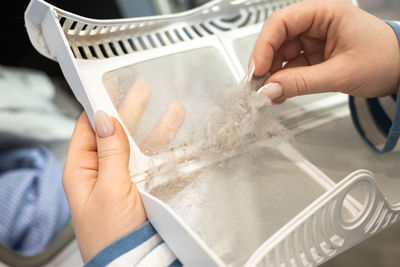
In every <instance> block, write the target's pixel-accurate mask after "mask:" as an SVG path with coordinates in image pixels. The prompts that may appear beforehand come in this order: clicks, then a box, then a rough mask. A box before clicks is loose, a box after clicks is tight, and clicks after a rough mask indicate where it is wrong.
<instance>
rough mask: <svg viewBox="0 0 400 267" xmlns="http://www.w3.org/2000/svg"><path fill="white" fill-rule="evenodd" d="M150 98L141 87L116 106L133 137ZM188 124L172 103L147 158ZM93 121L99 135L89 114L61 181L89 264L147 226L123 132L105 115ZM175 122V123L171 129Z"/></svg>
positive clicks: (83, 118) (148, 142)
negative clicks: (130, 170)
mask: <svg viewBox="0 0 400 267" xmlns="http://www.w3.org/2000/svg"><path fill="white" fill-rule="evenodd" d="M114 89H115V88H114ZM114 93H115V91H114ZM149 98H150V87H149V85H148V84H147V83H146V82H144V81H138V82H136V83H135V84H134V85H133V86H132V88H131V90H130V91H129V92H128V95H126V96H125V100H124V101H123V103H122V104H121V105H119V106H118V110H119V114H120V116H121V118H122V120H123V121H124V123H125V125H126V126H127V129H129V130H130V132H133V131H134V129H135V127H136V125H137V124H138V122H139V121H140V118H141V116H142V114H143V111H144V109H145V108H146V105H147V102H148V100H149ZM184 118H185V109H184V107H183V106H182V104H180V103H179V102H177V101H173V102H171V104H170V105H169V107H168V108H167V110H166V111H165V113H164V115H163V116H162V117H161V118H160V121H159V123H158V124H157V125H156V126H155V127H154V129H153V131H152V132H151V133H150V135H149V136H148V137H147V138H145V140H144V142H143V143H142V144H141V147H143V148H144V149H146V152H147V153H148V154H153V153H157V152H158V151H159V150H161V149H162V148H163V147H164V146H165V145H167V144H168V142H170V141H171V140H172V138H173V137H174V135H175V133H176V132H177V131H178V130H179V128H180V126H181V125H182V123H183V120H184ZM94 121H95V128H96V133H95V132H94V131H93V129H92V127H91V125H90V123H89V120H88V118H87V116H86V113H83V114H82V115H81V117H80V118H79V120H78V122H77V124H76V127H75V131H74V133H73V136H72V139H71V142H70V146H69V150H68V155H67V160H66V163H65V168H64V175H63V185H64V190H65V193H66V196H67V199H68V204H69V207H70V210H71V216H72V220H73V224H74V229H75V233H76V237H77V241H78V245H79V249H80V251H81V255H82V258H83V260H84V261H85V262H86V261H88V260H89V259H90V258H91V257H93V256H94V255H95V254H96V253H97V252H99V251H100V250H102V249H103V248H105V247H106V246H107V245H109V244H111V243H112V242H114V241H116V240H117V239H119V238H121V237H123V236H125V235H126V234H128V233H130V232H131V231H133V230H135V229H136V228H138V227H139V226H141V225H142V224H143V223H144V222H145V221H146V213H145V210H144V208H143V205H142V201H141V198H140V195H139V192H138V189H137V187H136V185H135V184H134V183H133V182H132V181H131V179H130V177H129V172H128V162H129V152H130V149H129V142H128V138H127V136H126V134H125V132H124V129H123V127H122V126H121V124H120V123H119V121H118V120H117V119H115V118H111V117H109V116H108V115H107V114H106V113H105V112H103V111H97V112H96V114H95V118H94ZM171 121H173V122H174V123H169V122H171Z"/></svg>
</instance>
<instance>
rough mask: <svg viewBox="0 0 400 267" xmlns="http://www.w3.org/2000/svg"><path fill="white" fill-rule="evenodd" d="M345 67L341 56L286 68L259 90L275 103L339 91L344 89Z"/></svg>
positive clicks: (274, 75) (275, 74)
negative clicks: (296, 97) (308, 64)
mask: <svg viewBox="0 0 400 267" xmlns="http://www.w3.org/2000/svg"><path fill="white" fill-rule="evenodd" d="M345 68H346V67H345V64H343V61H341V60H340V58H331V59H329V60H327V61H325V62H323V63H320V64H316V65H313V66H306V67H304V66H303V67H294V68H286V69H283V70H280V71H278V72H276V73H274V74H273V75H272V76H271V77H269V78H268V79H267V81H266V82H265V85H264V86H263V87H262V88H260V89H259V91H258V92H259V93H262V94H264V95H266V96H267V97H269V98H270V99H271V100H272V101H273V102H275V103H281V102H283V101H284V100H285V99H287V98H290V97H294V96H299V95H308V94H316V93H325V92H338V91H340V90H343V89H344V88H343V86H344V84H345V82H344V77H343V75H344V74H345V73H344V72H345V71H344V70H345Z"/></svg>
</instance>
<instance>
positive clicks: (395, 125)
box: [349, 21, 400, 153]
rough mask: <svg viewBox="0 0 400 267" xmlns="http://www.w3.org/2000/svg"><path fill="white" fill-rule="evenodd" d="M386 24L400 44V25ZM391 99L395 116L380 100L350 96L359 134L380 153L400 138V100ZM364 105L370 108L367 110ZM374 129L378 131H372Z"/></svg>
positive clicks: (395, 97) (394, 144)
mask: <svg viewBox="0 0 400 267" xmlns="http://www.w3.org/2000/svg"><path fill="white" fill-rule="evenodd" d="M385 22H386V23H387V24H388V25H390V26H391V27H392V28H393V30H394V31H395V33H396V35H397V39H398V41H399V44H400V25H399V24H397V23H395V22H392V21H385ZM399 91H400V88H399ZM391 99H392V101H393V103H389V105H394V106H395V108H394V110H395V112H394V114H387V112H386V111H385V108H384V105H382V104H381V100H380V99H378V98H371V99H360V98H355V97H353V96H350V99H349V106H350V111H351V117H352V119H353V123H354V125H355V127H356V129H357V131H358V133H359V134H360V136H361V137H362V138H363V140H364V141H365V142H366V143H367V144H368V145H369V146H370V147H371V148H372V149H373V150H375V151H376V152H378V153H387V152H390V151H392V150H393V149H394V148H395V147H396V145H397V142H398V139H399V136H400V103H399V101H400V100H399V99H398V97H397V96H396V95H393V96H391ZM363 102H365V103H363ZM364 105H365V106H366V107H368V108H365V107H364ZM385 105H388V104H385ZM392 116H393V120H392V119H391V117H392ZM369 120H372V121H373V123H374V126H371V123H370V122H371V121H369ZM374 127H376V130H375V129H372V128H374ZM380 135H381V136H380Z"/></svg>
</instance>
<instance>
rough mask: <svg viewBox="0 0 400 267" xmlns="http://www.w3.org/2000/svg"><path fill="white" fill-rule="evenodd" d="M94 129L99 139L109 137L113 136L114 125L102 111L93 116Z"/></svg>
mask: <svg viewBox="0 0 400 267" xmlns="http://www.w3.org/2000/svg"><path fill="white" fill-rule="evenodd" d="M94 127H95V128H96V133H97V135H98V136H99V137H100V138H106V137H110V136H111V135H113V134H114V123H113V121H112V119H111V117H110V116H108V114H107V113H105V112H104V111H102V110H98V111H96V113H95V114H94Z"/></svg>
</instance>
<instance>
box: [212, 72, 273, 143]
mask: <svg viewBox="0 0 400 267" xmlns="http://www.w3.org/2000/svg"><path fill="white" fill-rule="evenodd" d="M268 77H269V76H264V77H259V78H254V79H253V81H251V82H250V81H246V80H244V81H243V82H241V83H239V84H238V85H236V86H235V88H233V90H230V92H233V93H232V94H231V95H230V96H229V97H227V99H226V100H225V102H224V105H223V106H221V107H216V108H214V109H213V110H212V111H211V112H210V116H209V120H208V124H207V127H206V140H205V141H206V146H208V147H211V148H213V150H231V149H233V148H235V147H236V146H238V145H242V144H245V143H248V142H250V141H251V140H254V139H255V138H257V137H261V136H260V135H262V131H263V130H262V131H260V129H261V128H260V127H259V126H260V124H262V123H263V121H264V119H265V118H266V117H267V116H268V115H267V113H268V110H269V108H268V107H270V106H271V101H270V100H269V99H268V98H266V97H265V96H263V95H260V94H258V93H257V89H258V88H260V87H261V86H262V84H263V83H264V82H265V80H266V79H267V78H268ZM262 128H264V127H262Z"/></svg>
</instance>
